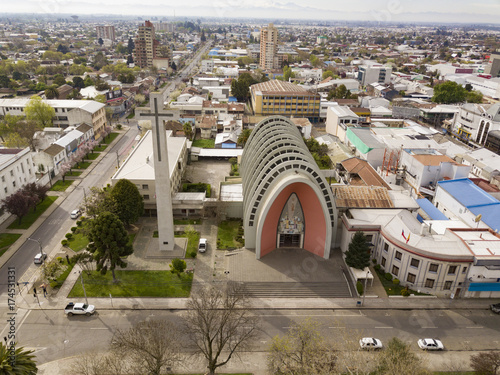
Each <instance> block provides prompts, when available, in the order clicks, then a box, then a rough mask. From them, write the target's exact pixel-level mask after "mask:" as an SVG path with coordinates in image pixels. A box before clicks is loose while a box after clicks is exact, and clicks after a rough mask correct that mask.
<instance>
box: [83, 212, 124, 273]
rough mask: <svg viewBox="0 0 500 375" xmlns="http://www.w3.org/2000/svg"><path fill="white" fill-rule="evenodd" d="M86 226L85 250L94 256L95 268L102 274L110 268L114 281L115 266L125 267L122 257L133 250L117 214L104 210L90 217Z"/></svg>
mask: <svg viewBox="0 0 500 375" xmlns="http://www.w3.org/2000/svg"><path fill="white" fill-rule="evenodd" d="M88 226H89V229H88V233H87V238H88V239H89V244H88V246H87V250H88V251H89V252H90V253H91V254H93V256H94V259H95V261H96V269H97V271H100V272H101V274H102V275H105V274H106V272H107V271H108V269H110V270H111V273H112V274H113V282H116V275H115V268H116V267H120V268H125V267H127V263H126V262H125V261H124V260H123V259H122V257H124V256H127V255H130V254H132V253H133V251H134V250H133V248H132V245H130V244H129V238H128V234H127V231H126V230H125V228H124V226H123V223H122V222H121V221H120V219H119V218H118V216H116V215H115V214H113V213H111V212H104V213H102V214H101V215H99V216H98V217H97V218H95V219H92V220H91V221H90V222H89V224H88Z"/></svg>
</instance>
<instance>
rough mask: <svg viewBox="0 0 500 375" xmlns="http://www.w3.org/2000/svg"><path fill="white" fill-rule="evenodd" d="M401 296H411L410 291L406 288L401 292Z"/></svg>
mask: <svg viewBox="0 0 500 375" xmlns="http://www.w3.org/2000/svg"><path fill="white" fill-rule="evenodd" d="M401 295H402V296H403V297H408V296H409V295H410V291H409V290H408V289H407V288H405V289H403V290H402V291H401Z"/></svg>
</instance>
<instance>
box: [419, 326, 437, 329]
mask: <svg viewBox="0 0 500 375" xmlns="http://www.w3.org/2000/svg"><path fill="white" fill-rule="evenodd" d="M421 328H423V329H436V328H437V327H436V326H427V327H421Z"/></svg>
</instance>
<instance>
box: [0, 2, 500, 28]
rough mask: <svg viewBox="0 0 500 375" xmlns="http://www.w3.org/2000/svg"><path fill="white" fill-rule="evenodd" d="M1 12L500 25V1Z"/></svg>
mask: <svg viewBox="0 0 500 375" xmlns="http://www.w3.org/2000/svg"><path fill="white" fill-rule="evenodd" d="M0 11H1V12H2V13H19V12H22V13H45V14H57V13H65V14H68V13H70V14H122V15H138V16H139V15H140V16H145V17H151V16H167V17H172V16H174V13H175V15H176V16H188V17H189V16H191V17H203V16H207V17H258V18H301V19H313V20H314V19H322V20H324V19H328V20H364V21H394V22H400V21H404V22H412V21H415V22H426V21H427V22H465V23H500V0H467V1H466V0H417V1H415V0H342V1H339V0H302V1H299V0H190V1H185V2H182V1H173V0H143V1H138V0H18V1H15V0H0Z"/></svg>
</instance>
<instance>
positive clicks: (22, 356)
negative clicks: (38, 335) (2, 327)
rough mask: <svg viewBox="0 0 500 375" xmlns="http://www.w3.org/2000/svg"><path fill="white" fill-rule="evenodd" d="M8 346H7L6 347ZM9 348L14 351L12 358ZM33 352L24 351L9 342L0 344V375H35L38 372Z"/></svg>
mask: <svg viewBox="0 0 500 375" xmlns="http://www.w3.org/2000/svg"><path fill="white" fill-rule="evenodd" d="M6 345H8V346H6ZM11 347H12V348H13V350H14V358H13V357H12V351H11V350H10V349H11ZM34 358H35V356H34V355H33V350H24V348H23V347H19V346H17V345H15V343H14V342H12V341H9V342H8V343H7V344H4V343H3V342H2V343H0V374H2V375H35V374H36V373H37V372H38V369H37V367H36V362H35V360H34Z"/></svg>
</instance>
